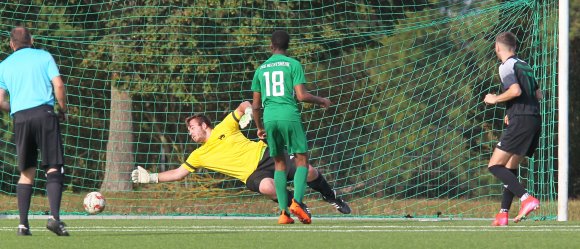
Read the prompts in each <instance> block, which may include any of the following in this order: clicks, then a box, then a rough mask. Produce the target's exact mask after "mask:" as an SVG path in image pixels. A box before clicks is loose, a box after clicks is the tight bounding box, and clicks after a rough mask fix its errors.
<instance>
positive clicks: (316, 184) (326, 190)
mask: <svg viewBox="0 0 580 249" xmlns="http://www.w3.org/2000/svg"><path fill="white" fill-rule="evenodd" d="M307 184H308V186H309V187H310V188H312V189H314V190H316V191H318V192H320V194H322V196H324V198H325V199H327V200H334V199H336V195H335V194H334V191H333V190H332V188H331V187H330V185H328V182H327V181H326V179H324V177H323V176H322V174H321V173H320V172H318V178H316V179H314V180H312V181H311V182H307Z"/></svg>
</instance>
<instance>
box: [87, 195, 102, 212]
mask: <svg viewBox="0 0 580 249" xmlns="http://www.w3.org/2000/svg"><path fill="white" fill-rule="evenodd" d="M105 204H106V202H105V197H104V196H103V195H102V194H101V193H99V192H90V193H88V194H87V195H86V196H85V199H84V200H83V207H84V208H85V210H86V211H87V213H89V214H98V213H100V212H103V210H104V209H105Z"/></svg>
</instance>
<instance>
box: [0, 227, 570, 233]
mask: <svg viewBox="0 0 580 249" xmlns="http://www.w3.org/2000/svg"><path fill="white" fill-rule="evenodd" d="M15 229H16V228H15V227H0V231H14V230H15ZM33 230H34V231H35V232H36V230H35V229H33ZM67 230H69V231H71V232H136V233H143V232H321V233H345V232H365V233H367V232H371V233H372V232H402V233H413V232H482V231H485V232H505V231H510V232H580V226H531V227H526V226H512V227H499V228H498V227H488V226H296V227H291V226H113V227H105V226H90V227H87V226H83V227H74V226H73V227H68V228H67ZM38 231H40V232H42V231H44V232H48V231H46V230H44V229H38Z"/></svg>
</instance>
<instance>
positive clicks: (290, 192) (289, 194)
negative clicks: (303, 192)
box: [288, 190, 294, 207]
mask: <svg viewBox="0 0 580 249" xmlns="http://www.w3.org/2000/svg"><path fill="white" fill-rule="evenodd" d="M292 199H294V191H291V190H288V207H290V205H292Z"/></svg>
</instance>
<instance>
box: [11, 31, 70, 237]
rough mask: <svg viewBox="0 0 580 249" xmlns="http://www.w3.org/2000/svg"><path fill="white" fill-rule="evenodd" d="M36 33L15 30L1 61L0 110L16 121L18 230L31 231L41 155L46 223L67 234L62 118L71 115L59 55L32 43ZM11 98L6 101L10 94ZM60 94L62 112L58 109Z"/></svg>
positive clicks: (27, 232)
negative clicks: (30, 215) (8, 52)
mask: <svg viewBox="0 0 580 249" xmlns="http://www.w3.org/2000/svg"><path fill="white" fill-rule="evenodd" d="M32 43H33V40H32V35H31V34H30V32H29V31H28V29H26V28H25V27H15V28H14V29H12V31H11V32H10V48H12V50H14V53H12V54H11V55H10V56H8V57H7V58H6V59H5V60H3V61H2V62H0V109H2V110H4V111H7V112H10V115H11V116H12V120H13V124H14V138H15V144H16V154H17V155H18V170H19V171H20V179H19V180H18V185H17V187H16V194H17V198H18V211H19V214H20V225H18V230H17V235H32V233H31V232H30V225H29V223H28V211H29V210H30V201H31V199H32V186H33V183H34V178H35V173H36V168H37V167H38V165H37V164H38V163H37V162H38V154H39V152H40V161H41V163H40V166H42V168H43V169H44V170H45V172H46V192H47V195H48V202H49V204H50V217H49V218H48V222H47V224H46V228H47V229H48V230H50V231H52V232H54V233H55V234H57V235H58V236H68V235H69V234H68V232H67V230H66V229H65V224H64V223H63V222H62V221H61V220H60V215H59V213H60V203H61V199H62V190H63V182H64V170H63V165H64V148H63V144H62V139H61V133H60V123H59V119H60V121H64V120H65V117H66V110H67V107H66V93H65V87H64V82H63V81H62V78H61V77H60V73H59V71H58V67H57V66H56V63H55V62H54V58H53V57H52V55H50V54H49V53H48V52H46V51H44V50H40V49H34V48H32ZM7 95H9V96H10V101H9V102H8V101H6V96H7ZM55 97H56V100H57V102H58V107H59V108H58V111H57V112H55V109H54V104H55Z"/></svg>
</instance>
